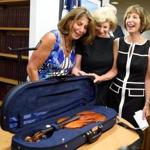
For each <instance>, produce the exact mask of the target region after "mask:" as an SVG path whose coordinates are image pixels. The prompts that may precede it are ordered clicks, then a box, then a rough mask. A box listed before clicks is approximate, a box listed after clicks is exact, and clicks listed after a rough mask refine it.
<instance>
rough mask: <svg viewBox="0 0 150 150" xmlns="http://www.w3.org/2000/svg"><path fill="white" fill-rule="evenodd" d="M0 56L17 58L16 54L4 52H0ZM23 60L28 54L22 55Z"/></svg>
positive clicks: (26, 58)
mask: <svg viewBox="0 0 150 150" xmlns="http://www.w3.org/2000/svg"><path fill="white" fill-rule="evenodd" d="M0 57H6V58H14V59H17V58H18V56H17V55H16V54H6V53H0ZM21 58H22V59H23V60H28V56H22V57H21Z"/></svg>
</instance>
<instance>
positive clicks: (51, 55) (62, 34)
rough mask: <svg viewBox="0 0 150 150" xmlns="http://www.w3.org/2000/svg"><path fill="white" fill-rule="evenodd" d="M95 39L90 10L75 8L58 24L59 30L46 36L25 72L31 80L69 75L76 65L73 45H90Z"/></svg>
mask: <svg viewBox="0 0 150 150" xmlns="http://www.w3.org/2000/svg"><path fill="white" fill-rule="evenodd" d="M93 38H94V21H93V19H92V16H91V14H90V13H89V11H88V10H87V9H86V8H84V7H77V8H75V9H73V10H72V11H70V12H69V13H68V14H67V15H66V16H64V17H63V18H62V19H61V20H60V21H59V23H58V30H52V31H50V32H48V33H46V34H45V35H44V36H43V38H42V39H41V41H40V43H39V44H38V47H37V50H36V51H34V52H33V53H32V55H31V58H30V60H29V62H28V65H27V72H28V75H29V78H30V80H31V81H36V80H43V79H47V78H49V77H52V76H62V75H67V74H69V73H71V69H72V68H73V66H74V64H75V49H74V46H75V42H76V41H77V40H81V41H82V42H84V43H90V42H91V41H92V40H93Z"/></svg>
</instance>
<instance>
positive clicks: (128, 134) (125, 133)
mask: <svg viewBox="0 0 150 150" xmlns="http://www.w3.org/2000/svg"><path fill="white" fill-rule="evenodd" d="M120 119H121V121H123V122H125V123H127V124H128V125H130V126H131V124H129V123H128V122H127V121H126V120H124V119H122V118H120ZM12 136H13V135H12V134H11V133H8V132H6V131H3V130H2V129H0V147H1V150H11V148H10V145H11V138H12ZM138 138H139V136H138V135H137V134H136V133H135V132H133V131H130V130H128V129H125V128H123V127H121V126H119V125H117V124H115V125H114V126H113V127H112V128H111V129H110V130H108V131H107V132H105V133H103V134H102V135H101V137H100V138H99V139H98V140H97V141H96V142H95V143H92V144H84V145H83V146H81V147H80V148H78V150H118V149H119V148H120V147H122V146H126V145H129V144H131V143H133V142H134V141H136V140H137V139H138Z"/></svg>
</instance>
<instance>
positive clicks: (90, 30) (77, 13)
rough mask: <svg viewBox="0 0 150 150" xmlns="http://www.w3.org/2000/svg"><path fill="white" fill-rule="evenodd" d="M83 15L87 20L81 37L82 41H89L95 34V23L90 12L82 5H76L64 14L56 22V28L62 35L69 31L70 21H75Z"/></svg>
mask: <svg viewBox="0 0 150 150" xmlns="http://www.w3.org/2000/svg"><path fill="white" fill-rule="evenodd" d="M83 16H85V17H87V19H88V20H89V23H88V26H87V32H86V34H85V35H84V36H83V37H82V38H81V40H82V41H83V42H84V43H91V42H92V41H93V39H94V36H95V30H94V28H95V23H94V20H93V17H92V15H91V13H90V12H89V11H88V10H87V9H86V8H84V7H77V8H74V9H72V10H71V11H70V12H69V13H68V14H66V15H65V16H64V17H63V18H62V19H61V20H60V21H59V23H58V25H57V26H58V29H59V30H60V32H61V33H62V34H64V35H68V34H69V32H70V27H69V26H70V23H71V22H76V21H77V20H79V19H80V18H82V17H83Z"/></svg>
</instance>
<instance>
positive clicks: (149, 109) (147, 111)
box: [143, 104, 150, 119]
mask: <svg viewBox="0 0 150 150" xmlns="http://www.w3.org/2000/svg"><path fill="white" fill-rule="evenodd" d="M149 116H150V105H149V104H148V105H147V104H145V106H144V108H143V119H144V118H145V117H146V118H147V117H149Z"/></svg>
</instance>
